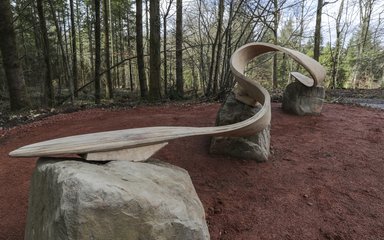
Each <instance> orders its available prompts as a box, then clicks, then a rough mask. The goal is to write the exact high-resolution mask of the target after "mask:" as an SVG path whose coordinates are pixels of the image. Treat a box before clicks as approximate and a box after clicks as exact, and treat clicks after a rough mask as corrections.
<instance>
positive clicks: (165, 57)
mask: <svg viewBox="0 0 384 240" xmlns="http://www.w3.org/2000/svg"><path fill="white" fill-rule="evenodd" d="M172 2H173V0H170V2H169V4H168V7H167V11H166V12H165V13H164V16H163V61H164V62H163V70H164V77H163V78H164V94H165V95H167V94H168V57H167V18H168V15H169V11H170V10H171V6H172Z"/></svg>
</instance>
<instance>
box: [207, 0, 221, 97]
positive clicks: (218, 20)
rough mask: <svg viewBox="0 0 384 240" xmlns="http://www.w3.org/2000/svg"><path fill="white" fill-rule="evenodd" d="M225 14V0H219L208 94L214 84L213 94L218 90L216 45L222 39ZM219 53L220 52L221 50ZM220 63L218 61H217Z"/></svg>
mask: <svg viewBox="0 0 384 240" xmlns="http://www.w3.org/2000/svg"><path fill="white" fill-rule="evenodd" d="M223 14H224V0H220V1H219V11H218V16H217V22H218V24H217V31H216V36H215V41H214V43H213V45H212V52H211V64H210V67H209V79H208V86H207V95H208V96H209V95H211V91H212V85H213V94H216V92H217V79H215V77H214V68H215V63H216V60H217V58H216V47H217V45H218V44H219V41H220V39H221V31H222V25H223ZM217 54H220V53H219V52H218V53H217ZM216 64H218V63H216Z"/></svg>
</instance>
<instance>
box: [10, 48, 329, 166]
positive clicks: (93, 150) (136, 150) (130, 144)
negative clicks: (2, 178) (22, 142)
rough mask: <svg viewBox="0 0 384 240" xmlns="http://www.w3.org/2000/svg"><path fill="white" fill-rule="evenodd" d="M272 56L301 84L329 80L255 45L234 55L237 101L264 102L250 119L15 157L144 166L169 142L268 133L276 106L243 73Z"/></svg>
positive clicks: (48, 147) (311, 66) (316, 68)
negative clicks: (72, 157)
mask: <svg viewBox="0 0 384 240" xmlns="http://www.w3.org/2000/svg"><path fill="white" fill-rule="evenodd" d="M271 51H280V52H283V53H285V54H287V55H289V56H290V57H292V58H293V59H294V60H295V61H296V62H298V63H299V64H301V65H302V66H303V67H304V68H305V69H306V70H307V71H308V72H309V74H310V75H311V77H312V78H309V77H306V76H304V75H302V74H301V73H297V72H295V73H292V75H293V76H294V77H295V78H296V79H297V80H298V81H300V82H301V83H302V84H304V85H306V86H308V87H314V86H316V85H318V84H319V83H321V82H322V81H323V80H324V78H325V70H324V68H323V67H322V66H321V65H320V64H319V63H318V62H317V61H315V60H313V59H312V58H310V57H308V56H307V55H305V54H302V53H300V52H297V51H295V50H291V49H288V48H284V47H280V46H276V45H272V44H267V43H250V44H247V45H244V46H242V47H241V48H239V49H238V50H236V52H235V53H234V54H233V55H232V58H231V62H230V65H231V70H232V73H233V75H234V78H235V80H236V81H237V83H238V85H237V87H236V89H235V93H236V99H237V100H239V101H241V102H243V103H245V104H249V105H255V104H256V103H260V104H261V105H262V108H261V109H260V111H259V112H257V113H256V114H255V115H254V116H252V117H251V118H249V119H247V120H245V121H242V122H239V123H236V124H231V125H226V126H218V127H146V128H134V129H125V130H118V131H109V132H99V133H91V134H84V135H76V136H70V137H64V138H58V139H53V140H49V141H44V142H39V143H35V144H31V145H27V146H24V147H21V148H19V149H16V150H14V151H12V152H11V153H10V156H12V157H42V156H52V155H59V154H79V155H80V156H83V157H84V158H85V159H86V160H93V161H98V160H128V161H142V160H146V159H148V158H149V157H151V156H152V155H153V154H154V153H155V152H156V151H158V150H159V149H161V148H162V147H164V146H165V145H166V144H167V143H168V141H169V140H172V139H176V138H181V137H188V136H197V135H214V136H249V135H254V134H256V133H258V132H260V131H261V130H263V129H264V128H266V127H267V126H268V125H269V124H270V121H271V101H270V95H269V93H268V91H267V90H266V89H265V88H263V87H262V86H261V85H260V84H259V83H257V82H255V81H253V80H251V79H249V78H248V77H246V76H245V75H244V74H243V73H244V69H245V67H246V65H247V63H248V62H249V61H250V60H252V59H253V58H255V57H257V56H259V55H261V54H264V53H267V52H271Z"/></svg>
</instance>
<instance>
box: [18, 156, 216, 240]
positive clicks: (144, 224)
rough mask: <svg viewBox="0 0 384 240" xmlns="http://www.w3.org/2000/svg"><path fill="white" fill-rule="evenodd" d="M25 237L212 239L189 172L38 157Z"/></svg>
mask: <svg viewBox="0 0 384 240" xmlns="http://www.w3.org/2000/svg"><path fill="white" fill-rule="evenodd" d="M25 239H36V240H37V239H39V240H41V239H114V240H117V239H133V240H135V239H148V240H151V239H164V240H165V239H193V240H194V239H209V232H208V228H207V225H206V221H205V212H204V208H203V206H202V204H201V202H200V200H199V198H198V196H197V194H196V191H195V189H194V187H193V184H192V182H191V179H190V177H189V175H188V173H187V171H185V170H184V169H181V168H179V167H175V166H173V165H170V164H166V163H162V162H160V161H157V160H149V161H146V162H140V163H134V162H128V161H111V162H106V163H103V164H101V163H93V162H82V161H73V160H60V159H39V160H38V162H37V166H36V169H35V171H34V173H33V177H32V181H31V188H30V195H29V208H28V217H27V226H26V231H25Z"/></svg>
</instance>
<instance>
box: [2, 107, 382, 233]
mask: <svg viewBox="0 0 384 240" xmlns="http://www.w3.org/2000/svg"><path fill="white" fill-rule="evenodd" d="M218 108H219V105H218V104H198V105H184V106H181V105H167V106H160V107H138V108H135V109H128V110H102V109H93V110H86V111H81V112H75V113H71V114H61V115H56V116H52V117H49V118H46V119H44V120H42V121H39V122H34V123H31V124H27V125H23V126H19V127H16V128H13V129H11V130H7V131H4V130H0V145H1V149H0V181H1V185H0V220H1V221H0V239H23V235H24V234H23V232H24V226H25V219H26V211H27V198H28V187H29V179H30V177H31V174H32V171H33V168H34V165H35V160H36V159H11V158H9V157H8V156H7V153H8V152H9V151H11V150H13V149H15V148H17V147H20V146H23V145H25V144H30V143H33V142H37V141H41V140H46V139H50V138H56V137H63V136H68V135H73V134H79V133H88V132H95V131H104V130H116V129H122V128H132V127H144V126H153V125H190V126H212V125H214V122H215V116H216V112H217V110H218ZM272 112H273V113H272V116H273V119H272V130H271V131H272V152H273V155H272V156H271V158H270V161H269V162H267V163H255V162H253V161H244V160H241V159H231V158H227V157H222V156H212V155H209V154H208V148H209V143H210V139H209V137H192V138H185V139H181V140H177V141H174V142H171V144H169V145H168V146H167V147H166V148H164V149H163V150H161V151H160V152H159V153H158V154H156V157H157V158H159V159H161V160H163V161H167V162H169V163H172V164H175V165H177V166H180V167H183V168H185V169H187V170H188V171H189V173H190V175H191V178H192V180H193V182H194V184H195V188H196V191H197V193H198V195H199V197H200V199H201V201H202V202H203V205H204V207H205V210H206V215H207V221H208V225H209V230H210V233H211V238H212V239H339V240H340V239H359V240H360V239H384V136H383V135H384V111H380V110H372V109H364V108H361V107H353V106H343V105H333V104H327V105H325V106H324V110H323V114H322V115H320V116H306V117H298V116H292V115H287V114H285V113H283V112H282V111H281V109H280V105H278V104H274V105H273V109H272Z"/></svg>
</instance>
